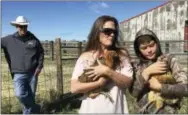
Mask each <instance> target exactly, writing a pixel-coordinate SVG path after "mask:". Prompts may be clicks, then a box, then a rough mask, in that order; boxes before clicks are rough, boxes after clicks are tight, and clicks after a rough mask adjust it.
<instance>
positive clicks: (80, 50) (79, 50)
mask: <svg viewBox="0 0 188 115" xmlns="http://www.w3.org/2000/svg"><path fill="white" fill-rule="evenodd" d="M81 53H82V42H78V56H80V55H81Z"/></svg>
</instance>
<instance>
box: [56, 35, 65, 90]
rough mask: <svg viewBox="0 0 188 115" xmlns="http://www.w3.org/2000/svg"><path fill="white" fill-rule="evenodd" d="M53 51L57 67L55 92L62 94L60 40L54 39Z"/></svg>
mask: <svg viewBox="0 0 188 115" xmlns="http://www.w3.org/2000/svg"><path fill="white" fill-rule="evenodd" d="M55 51H56V67H57V73H56V75H57V82H56V83H57V84H56V89H57V92H58V93H60V94H63V71H62V61H61V39H60V38H56V40H55Z"/></svg>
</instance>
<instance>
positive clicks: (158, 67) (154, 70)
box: [142, 61, 167, 81]
mask: <svg viewBox="0 0 188 115" xmlns="http://www.w3.org/2000/svg"><path fill="white" fill-rule="evenodd" d="M166 71H167V64H166V63H165V62H160V61H157V62H155V63H153V64H151V65H150V66H148V67H147V68H146V69H144V71H143V72H142V75H143V76H144V79H145V80H146V81H147V80H148V79H149V78H150V76H151V75H153V74H162V73H165V72H166Z"/></svg>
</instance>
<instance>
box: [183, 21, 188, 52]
mask: <svg viewBox="0 0 188 115" xmlns="http://www.w3.org/2000/svg"><path fill="white" fill-rule="evenodd" d="M184 52H188V20H186V21H185V27H184Z"/></svg>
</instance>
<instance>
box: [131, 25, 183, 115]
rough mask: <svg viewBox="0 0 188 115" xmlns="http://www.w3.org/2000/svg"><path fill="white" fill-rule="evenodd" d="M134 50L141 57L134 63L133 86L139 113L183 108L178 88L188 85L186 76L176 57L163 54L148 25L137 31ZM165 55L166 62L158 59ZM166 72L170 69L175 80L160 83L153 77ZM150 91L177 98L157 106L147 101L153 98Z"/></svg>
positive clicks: (175, 110) (166, 111)
mask: <svg viewBox="0 0 188 115" xmlns="http://www.w3.org/2000/svg"><path fill="white" fill-rule="evenodd" d="M134 50H135V53H136V55H137V57H138V58H139V63H138V64H134V67H135V78H134V82H133V85H132V87H131V94H132V95H133V96H135V97H136V98H137V102H138V106H139V107H140V110H139V111H137V112H138V113H150V114H152V113H160V114H162V113H166V114H170V113H176V112H177V110H178V109H179V107H180V105H179V104H180V100H181V99H180V98H181V97H182V96H181V94H180V93H179V91H181V90H177V88H180V89H181V88H182V87H186V85H185V84H186V83H187V75H186V73H185V72H184V71H183V69H182V68H181V67H180V65H179V63H178V61H177V59H176V58H174V57H173V56H172V55H170V54H163V53H162V51H161V47H160V43H159V39H158V38H157V36H156V35H155V34H154V33H153V32H152V31H151V30H149V29H147V28H143V29H141V30H140V31H138V33H137V34H136V38H135V41H134ZM162 56H163V57H165V58H166V59H167V63H166V62H165V61H158V59H159V58H161V57H162ZM167 71H171V73H172V76H171V77H172V79H175V82H176V83H174V84H161V83H159V81H158V80H157V78H155V77H152V76H154V75H156V74H161V75H162V74H164V73H166V72H167ZM167 82H168V81H167ZM156 83H159V84H156ZM156 85H157V86H156ZM172 87H173V89H172ZM174 89H176V90H174ZM185 89H187V88H185ZM150 91H155V92H158V93H159V94H160V96H162V97H166V99H174V100H175V99H176V100H178V101H176V102H173V103H172V104H168V103H165V104H161V105H162V106H161V107H160V108H157V107H156V105H155V103H150V104H148V102H149V100H151V98H150V96H149V92H150ZM173 94H177V95H173ZM178 94H179V95H178ZM153 98H154V97H153Z"/></svg>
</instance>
